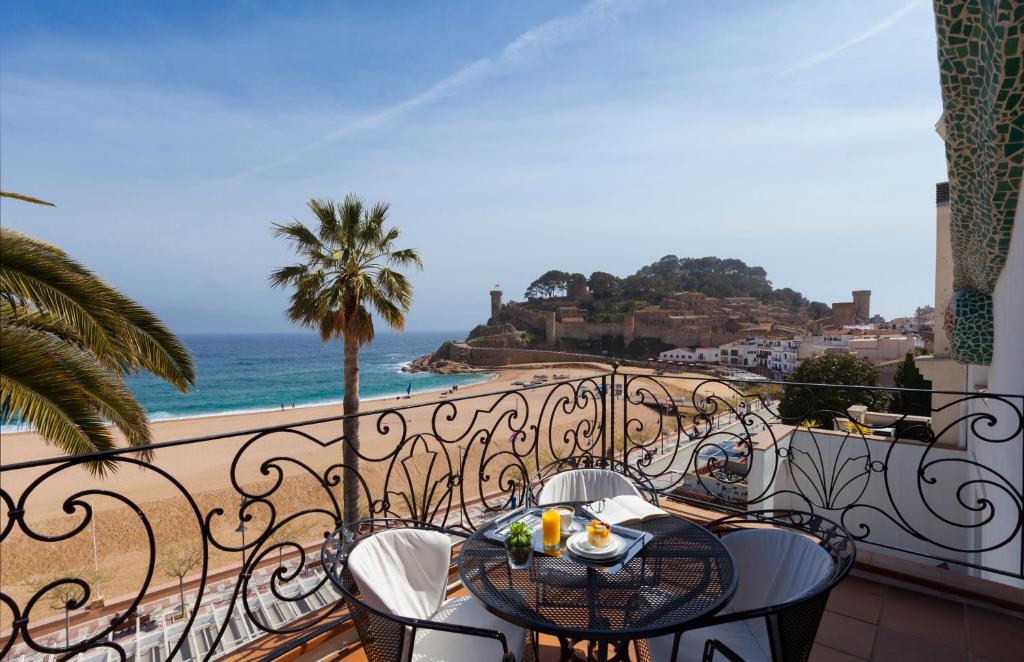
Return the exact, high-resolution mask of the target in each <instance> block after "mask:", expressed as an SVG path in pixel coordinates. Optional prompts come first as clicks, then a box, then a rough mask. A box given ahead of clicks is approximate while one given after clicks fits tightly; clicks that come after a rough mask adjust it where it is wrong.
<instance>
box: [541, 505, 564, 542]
mask: <svg viewBox="0 0 1024 662" xmlns="http://www.w3.org/2000/svg"><path fill="white" fill-rule="evenodd" d="M540 521H541V525H542V526H543V529H544V549H558V548H559V546H560V545H561V543H562V515H561V513H559V512H558V511H557V510H555V509H554V508H548V509H547V510H545V511H544V514H543V515H541V518H540Z"/></svg>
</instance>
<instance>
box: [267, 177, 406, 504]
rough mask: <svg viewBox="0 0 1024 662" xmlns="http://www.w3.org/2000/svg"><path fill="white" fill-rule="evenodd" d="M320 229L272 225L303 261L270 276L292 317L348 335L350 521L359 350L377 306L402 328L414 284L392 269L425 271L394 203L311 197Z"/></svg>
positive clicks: (331, 335) (346, 492)
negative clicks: (391, 213) (396, 222)
mask: <svg viewBox="0 0 1024 662" xmlns="http://www.w3.org/2000/svg"><path fill="white" fill-rule="evenodd" d="M308 205H309V209H310V211H312V212H313V216H315V217H316V221H317V223H318V227H317V228H315V229H311V228H308V227H306V226H305V225H304V224H302V223H300V222H299V221H294V222H292V223H285V224H274V226H273V229H274V236H275V237H283V238H285V239H287V240H289V241H290V242H291V244H292V246H293V247H294V248H295V252H296V253H297V254H298V256H299V257H300V258H301V260H302V262H301V263H299V264H295V265H291V266H287V267H282V268H281V269H278V270H277V271H274V272H273V273H272V274H270V284H271V285H272V286H273V287H285V286H290V287H291V288H292V294H291V300H290V305H289V306H288V311H287V315H288V319H289V320H291V321H292V322H294V323H296V324H299V325H301V326H305V327H309V328H313V329H316V330H318V331H319V333H320V339H321V340H322V341H323V342H325V343H326V342H329V341H331V340H334V339H337V338H343V339H344V345H345V366H344V373H345V399H344V405H343V410H342V411H343V413H344V415H345V419H344V422H343V424H342V425H343V429H342V433H343V434H344V436H345V447H344V456H343V457H344V463H345V466H346V467H347V468H348V470H347V471H345V472H344V475H343V478H342V480H343V484H342V494H343V497H344V501H345V512H344V517H345V520H346V521H349V522H351V521H354V520H357V519H359V517H360V511H359V483H358V481H357V476H358V473H359V421H358V419H357V417H356V414H358V413H359V348H360V347H362V346H363V345H365V344H366V343H368V342H370V341H371V340H373V317H372V315H371V314H370V310H368V308H367V307H369V308H371V309H373V311H374V312H376V313H377V314H378V315H379V316H380V317H381V319H383V320H384V323H385V324H387V325H388V326H389V327H391V328H392V329H394V330H396V331H401V330H402V329H403V328H405V314H406V313H407V312H408V310H409V306H410V305H411V304H412V291H413V288H412V284H411V283H410V282H409V280H408V279H407V278H406V277H405V276H404V275H402V274H401V273H399V272H398V271H396V270H395V269H393V267H410V266H414V267H416V268H422V267H423V263H422V262H421V261H420V256H419V253H417V252H416V251H415V250H414V249H411V248H404V249H396V248H395V247H394V243H395V240H397V239H398V236H399V231H398V228H394V227H392V228H386V227H384V223H385V222H386V221H387V218H388V204H387V203H386V202H378V203H377V204H375V205H374V206H373V207H372V208H367V207H366V206H364V205H363V203H362V201H360V200H359V198H357V197H356V196H354V195H352V194H349V195H347V196H345V199H344V200H343V201H342V202H340V203H339V202H335V201H333V200H310V201H309V203H308Z"/></svg>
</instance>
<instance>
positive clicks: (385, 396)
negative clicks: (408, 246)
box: [0, 370, 501, 436]
mask: <svg viewBox="0 0 1024 662" xmlns="http://www.w3.org/2000/svg"><path fill="white" fill-rule="evenodd" d="M467 374H474V373H467ZM475 374H480V375H483V376H485V378H484V379H480V380H479V381H474V382H469V383H467V384H465V386H466V387H470V386H478V385H480V384H487V383H490V382H493V381H495V380H497V379H499V378H500V377H501V370H492V371H488V372H480V373H475ZM437 376H448V375H442V374H438V375H437ZM460 386H461V385H460ZM445 388H446V387H444V386H437V387H432V388H425V389H422V390H415V389H413V391H412V393H411V394H410V395H411V396H417V395H424V394H428V393H439V392H441V391H443V390H445ZM404 396H405V392H404V391H402V392H397V393H381V394H377V395H370V396H360V398H359V402H360V403H363V402H378V401H380V400H390V399H391V398H398V397H404ZM343 402H344V400H341V399H338V400H324V401H321V402H307V403H305V404H298V403H296V405H295V406H294V407H285V408H283V409H282V408H281V407H262V408H257V409H229V410H225V411H217V412H208V413H203V414H186V415H184V416H166V417H161V418H150V419H149V423H150V425H156V424H160V423H173V422H180V421H201V420H203V419H212V418H217V419H220V418H231V417H237V416H253V415H259V414H273V413H278V414H282V413H286V412H290V411H298V410H299V409H315V408H318V407H333V406H338V405H341V404H342V403H343ZM35 433H36V431H35V430H32V429H27V430H25V429H16V430H4V429H0V434H3V435H5V436H7V435H29V434H35Z"/></svg>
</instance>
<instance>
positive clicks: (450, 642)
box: [411, 595, 526, 662]
mask: <svg viewBox="0 0 1024 662" xmlns="http://www.w3.org/2000/svg"><path fill="white" fill-rule="evenodd" d="M430 620H432V621H438V622H440V623H456V624H458V625H469V626H472V627H478V628H486V629H488V630H498V631H499V632H501V633H503V634H504V635H505V640H506V641H507V642H508V650H509V652H511V653H512V654H514V655H515V656H516V659H517V660H521V659H523V652H524V649H525V645H526V636H525V635H526V633H525V632H524V631H523V629H522V628H519V627H516V626H515V625H512V624H511V623H509V622H508V621H503V620H502V619H500V618H498V617H497V616H494V615H493V614H491V613H490V612H489V611H487V610H486V609H484V607H483V606H482V605H481V604H480V603H479V602H478V601H477V600H475V599H474V598H473V597H471V596H468V595H467V596H463V597H461V598H452V599H451V600H448V601H447V602H445V603H444V604H442V605H441V608H440V609H438V610H437V613H436V614H434V616H433V617H432V618H431V619H430ZM442 660H444V661H446V662H452V661H453V660H466V661H467V662H488V661H490V660H493V662H501V642H499V641H498V640H497V639H485V638H484V637H475V636H467V635H464V634H455V633H453V632H439V631H437V630H417V631H416V645H415V646H414V647H413V649H412V658H411V662H441V661H442Z"/></svg>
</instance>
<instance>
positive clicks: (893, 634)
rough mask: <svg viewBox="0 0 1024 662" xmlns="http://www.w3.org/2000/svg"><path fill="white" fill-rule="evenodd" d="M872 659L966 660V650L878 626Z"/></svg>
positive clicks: (901, 661)
mask: <svg viewBox="0 0 1024 662" xmlns="http://www.w3.org/2000/svg"><path fill="white" fill-rule="evenodd" d="M871 659H872V660H886V661H890V660H891V661H892V662H897V661H898V662H967V659H968V658H967V651H966V650H963V649H958V648H953V647H952V646H945V645H943V644H940V643H936V642H935V641H931V640H929V639H924V638H922V637H917V636H914V635H912V634H907V633H906V632H900V631H898V630H890V629H889V628H884V627H882V628H878V636H877V638H876V639H875V654H874V656H873V657H872V658H871Z"/></svg>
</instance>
